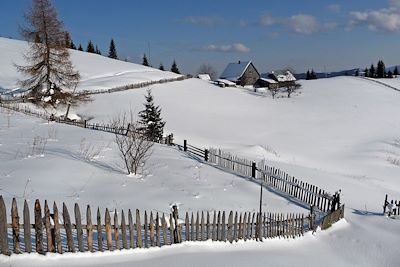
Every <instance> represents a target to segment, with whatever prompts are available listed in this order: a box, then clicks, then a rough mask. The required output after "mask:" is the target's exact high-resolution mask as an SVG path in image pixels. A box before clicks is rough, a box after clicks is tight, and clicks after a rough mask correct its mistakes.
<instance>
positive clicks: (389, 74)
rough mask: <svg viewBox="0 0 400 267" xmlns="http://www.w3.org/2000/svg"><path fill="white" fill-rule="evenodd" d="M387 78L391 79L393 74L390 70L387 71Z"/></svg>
mask: <svg viewBox="0 0 400 267" xmlns="http://www.w3.org/2000/svg"><path fill="white" fill-rule="evenodd" d="M387 77H388V78H393V73H392V71H391V70H389V71H388V73H387Z"/></svg>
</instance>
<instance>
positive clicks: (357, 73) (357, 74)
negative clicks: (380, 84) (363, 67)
mask: <svg viewBox="0 0 400 267" xmlns="http://www.w3.org/2000/svg"><path fill="white" fill-rule="evenodd" d="M354 76H356V77H358V76H360V71H359V69H356V72H355V73H354Z"/></svg>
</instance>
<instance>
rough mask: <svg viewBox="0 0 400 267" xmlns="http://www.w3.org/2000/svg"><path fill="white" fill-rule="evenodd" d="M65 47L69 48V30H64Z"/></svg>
mask: <svg viewBox="0 0 400 267" xmlns="http://www.w3.org/2000/svg"><path fill="white" fill-rule="evenodd" d="M64 38H65V47H66V48H71V35H70V34H69V32H65V37H64Z"/></svg>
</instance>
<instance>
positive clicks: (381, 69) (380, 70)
mask: <svg viewBox="0 0 400 267" xmlns="http://www.w3.org/2000/svg"><path fill="white" fill-rule="evenodd" d="M376 76H377V78H385V77H386V69H385V63H383V61H382V60H379V61H378V65H377V67H376Z"/></svg>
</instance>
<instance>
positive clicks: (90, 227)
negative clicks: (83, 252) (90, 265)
mask: <svg viewBox="0 0 400 267" xmlns="http://www.w3.org/2000/svg"><path fill="white" fill-rule="evenodd" d="M86 234H87V247H88V251H89V252H93V224H92V211H91V209H90V205H87V207H86Z"/></svg>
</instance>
